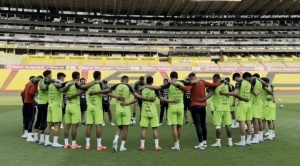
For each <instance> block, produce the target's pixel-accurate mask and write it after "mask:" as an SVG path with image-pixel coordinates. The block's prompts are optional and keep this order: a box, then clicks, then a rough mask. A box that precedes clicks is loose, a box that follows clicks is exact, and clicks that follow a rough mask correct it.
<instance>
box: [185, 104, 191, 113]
mask: <svg viewBox="0 0 300 166" xmlns="http://www.w3.org/2000/svg"><path fill="white" fill-rule="evenodd" d="M190 110H191V103H190V102H184V111H190Z"/></svg>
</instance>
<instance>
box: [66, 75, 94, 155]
mask: <svg viewBox="0 0 300 166" xmlns="http://www.w3.org/2000/svg"><path fill="white" fill-rule="evenodd" d="M79 78H80V73H79V72H77V71H75V72H73V73H72V79H73V80H72V82H75V84H73V85H71V87H70V88H69V89H68V90H67V92H66V95H67V99H68V100H67V106H66V115H65V123H66V127H65V131H64V136H65V146H64V148H65V149H68V148H71V149H73V150H74V149H79V148H81V146H80V145H78V144H76V137H77V128H78V123H79V122H80V120H81V113H80V95H81V94H83V93H85V90H86V89H88V88H89V87H91V86H92V85H94V84H96V83H99V82H97V81H93V82H90V83H89V84H86V85H81V84H80V83H79ZM72 82H69V83H67V85H68V84H71V83H72ZM71 126H72V145H70V144H69V140H68V137H69V130H70V127H71Z"/></svg>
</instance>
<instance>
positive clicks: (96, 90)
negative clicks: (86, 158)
mask: <svg viewBox="0 0 300 166" xmlns="http://www.w3.org/2000/svg"><path fill="white" fill-rule="evenodd" d="M93 77H94V79H95V82H99V83H97V84H94V85H93V86H91V87H90V88H89V89H88V90H87V93H88V100H87V101H88V103H87V104H88V107H87V108H88V109H87V119H86V124H87V127H86V147H85V149H86V150H89V149H90V139H91V130H92V127H93V124H95V126H96V136H97V150H98V151H101V150H105V149H106V147H105V146H102V144H101V134H102V133H101V131H102V130H101V124H102V123H103V109H102V94H104V93H108V92H109V91H110V90H109V89H108V88H106V89H104V88H103V84H102V83H100V80H101V72H100V71H95V72H94V73H93ZM107 95H108V96H111V97H115V98H117V99H119V100H122V99H123V97H118V96H115V95H113V94H111V93H108V94H107Z"/></svg>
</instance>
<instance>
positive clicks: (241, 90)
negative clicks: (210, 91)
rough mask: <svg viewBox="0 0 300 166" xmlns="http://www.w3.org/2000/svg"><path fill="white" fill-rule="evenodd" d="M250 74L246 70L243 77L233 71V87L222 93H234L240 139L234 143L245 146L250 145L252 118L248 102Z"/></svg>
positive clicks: (250, 88)
mask: <svg viewBox="0 0 300 166" xmlns="http://www.w3.org/2000/svg"><path fill="white" fill-rule="evenodd" d="M251 77H252V75H251V74H250V73H248V72H245V73H244V74H243V78H242V77H241V75H240V73H234V74H233V76H232V79H233V80H234V81H236V85H235V89H234V91H233V92H223V93H222V95H234V96H235V97H236V98H237V99H238V100H237V107H236V117H237V120H238V121H239V123H240V135H241V141H240V142H238V143H235V145H237V146H246V145H251V142H250V141H251V136H252V128H251V120H252V111H251V105H250V102H249V99H250V94H251V90H252V86H251V84H250V81H251ZM245 123H246V124H247V128H248V130H247V134H248V135H247V141H246V140H245V135H246V129H245Z"/></svg>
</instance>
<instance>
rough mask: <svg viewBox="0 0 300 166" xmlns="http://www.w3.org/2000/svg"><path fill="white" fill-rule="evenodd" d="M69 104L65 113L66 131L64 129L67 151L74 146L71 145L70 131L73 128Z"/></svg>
mask: <svg viewBox="0 0 300 166" xmlns="http://www.w3.org/2000/svg"><path fill="white" fill-rule="evenodd" d="M70 109H72V108H70V106H69V104H68V105H66V112H65V116H64V117H65V129H64V137H65V146H64V148H65V149H68V148H71V147H72V146H71V145H70V144H69V130H70V128H71V126H72V125H71V122H72V121H71V112H70Z"/></svg>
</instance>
